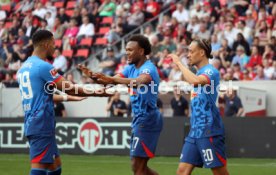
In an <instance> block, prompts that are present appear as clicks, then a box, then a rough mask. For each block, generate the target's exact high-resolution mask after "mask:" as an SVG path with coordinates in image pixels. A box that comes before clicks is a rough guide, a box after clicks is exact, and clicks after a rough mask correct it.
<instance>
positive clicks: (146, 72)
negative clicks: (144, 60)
mask: <svg viewBox="0 0 276 175" xmlns="http://www.w3.org/2000/svg"><path fill="white" fill-rule="evenodd" d="M142 74H150V70H149V69H144V70H142Z"/></svg>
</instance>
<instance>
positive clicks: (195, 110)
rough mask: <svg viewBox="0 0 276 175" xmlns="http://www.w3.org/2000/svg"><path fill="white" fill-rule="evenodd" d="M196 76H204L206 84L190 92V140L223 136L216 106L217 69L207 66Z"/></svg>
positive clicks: (222, 127)
mask: <svg viewBox="0 0 276 175" xmlns="http://www.w3.org/2000/svg"><path fill="white" fill-rule="evenodd" d="M197 75H202V76H205V77H206V78H207V79H208V81H209V82H208V84H206V85H203V86H200V85H198V86H196V87H194V88H193V90H192V92H191V119H190V122H191V129H190V133H189V136H190V137H192V138H202V137H211V136H215V135H224V125H223V123H222V120H221V116H220V113H219V110H218V108H217V106H216V100H217V97H218V92H217V89H218V87H219V81H220V76H219V72H218V70H217V69H215V68H214V67H213V66H212V65H210V64H208V65H205V66H203V67H202V68H200V69H199V70H198V72H197Z"/></svg>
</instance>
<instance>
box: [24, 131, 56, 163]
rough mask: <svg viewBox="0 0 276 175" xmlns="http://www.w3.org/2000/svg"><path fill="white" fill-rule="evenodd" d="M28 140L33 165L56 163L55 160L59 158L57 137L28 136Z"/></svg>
mask: <svg viewBox="0 0 276 175" xmlns="http://www.w3.org/2000/svg"><path fill="white" fill-rule="evenodd" d="M27 138H28V141H29V145H30V159H31V162H32V163H54V161H55V158H56V157H59V152H58V148H57V144H56V137H55V135H53V136H28V137H27Z"/></svg>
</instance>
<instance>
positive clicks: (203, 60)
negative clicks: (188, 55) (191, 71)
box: [196, 58, 209, 69]
mask: <svg viewBox="0 0 276 175" xmlns="http://www.w3.org/2000/svg"><path fill="white" fill-rule="evenodd" d="M207 64H209V60H208V59H205V58H204V59H202V61H200V62H199V63H198V64H197V65H196V67H197V69H200V68H202V67H203V66H206V65H207Z"/></svg>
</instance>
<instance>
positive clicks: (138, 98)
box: [121, 60, 163, 131]
mask: <svg viewBox="0 0 276 175" xmlns="http://www.w3.org/2000/svg"><path fill="white" fill-rule="evenodd" d="M142 74H147V75H149V76H150V77H151V83H150V84H146V85H143V86H141V87H139V88H133V89H129V94H130V101H131V106H132V113H133V121H132V128H133V129H138V128H139V129H142V130H150V131H160V130H161V129H162V122H163V121H162V116H161V114H160V111H159V109H158V107H157V98H158V86H159V81H160V78H159V74H158V71H157V68H156V67H155V65H154V64H153V63H152V62H151V61H150V60H147V61H146V62H145V63H144V64H143V65H142V66H141V67H140V68H136V67H135V65H134V64H131V65H128V66H127V67H126V68H125V69H124V70H123V72H122V73H121V76H122V77H125V78H137V77H139V76H140V75H142Z"/></svg>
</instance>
